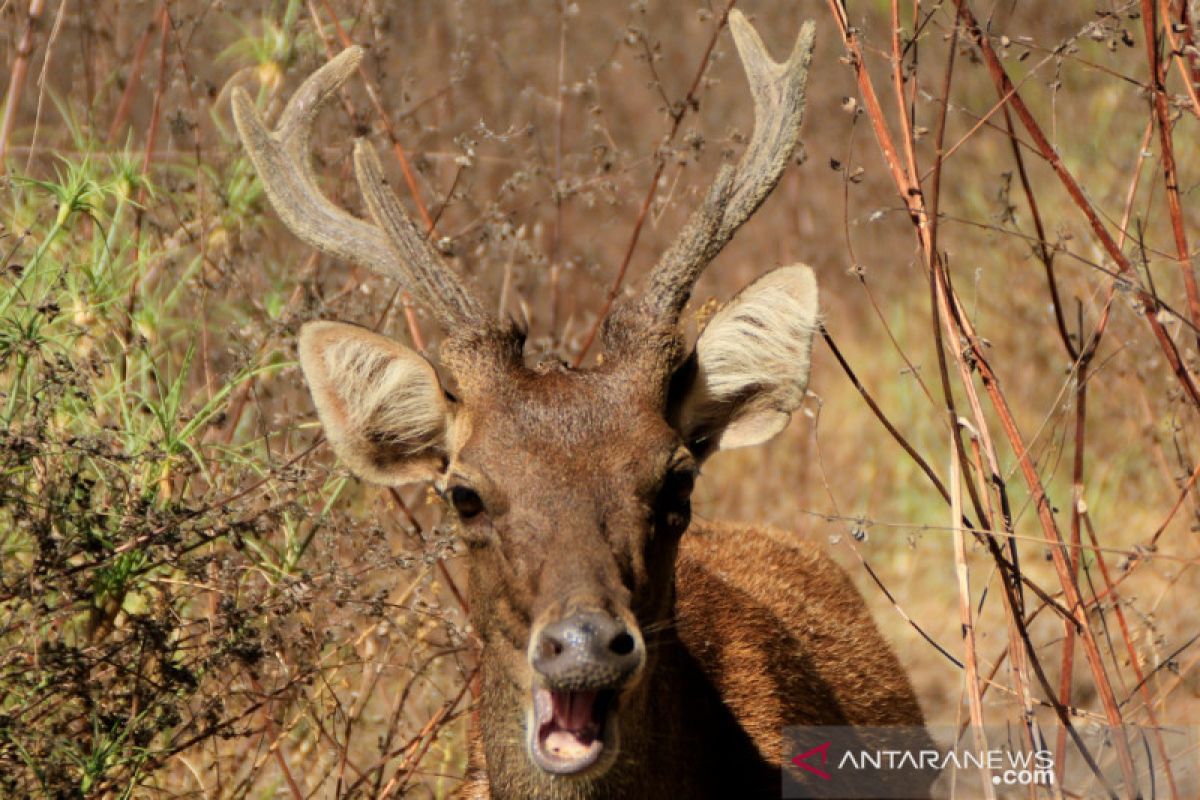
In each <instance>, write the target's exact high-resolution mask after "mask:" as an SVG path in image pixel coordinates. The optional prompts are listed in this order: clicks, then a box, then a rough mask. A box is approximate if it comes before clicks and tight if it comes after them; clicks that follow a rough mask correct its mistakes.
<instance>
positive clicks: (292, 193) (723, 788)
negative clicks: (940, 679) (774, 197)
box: [233, 11, 922, 800]
mask: <svg viewBox="0 0 1200 800" xmlns="http://www.w3.org/2000/svg"><path fill="white" fill-rule="evenodd" d="M729 27H730V29H731V31H732V33H733V38H734V41H735V43H736V45H737V49H738V52H739V54H740V56H741V60H742V63H743V66H744V68H745V71H746V74H747V76H748V78H749V82H750V90H751V94H752V95H753V100H754V106H755V127H754V132H753V135H752V137H751V139H750V140H749V143H748V145H747V147H746V150H745V154H744V155H743V156H742V158H741V161H740V163H739V164H738V165H737V167H736V168H733V167H731V166H728V165H727V166H724V167H723V168H722V169H721V170H720V172H719V174H718V175H717V177H716V179H715V181H714V183H713V185H712V187H711V188H710V190H709V191H708V192H707V194H706V196H705V198H704V200H703V203H702V205H701V206H700V207H699V209H697V210H696V211H695V212H693V214H692V216H691V218H690V219H689V221H688V223H687V225H686V227H685V228H684V230H683V232H682V233H681V234H680V235H679V237H678V239H677V240H676V241H675V242H674V244H672V246H671V247H670V248H669V249H668V250H667V252H666V253H665V254H664V255H663V256H662V258H661V260H660V261H659V263H658V264H657V266H656V267H655V268H654V270H653V272H652V273H651V275H650V276H649V278H648V285H647V288H646V289H645V291H644V293H643V294H642V295H641V296H640V297H639V298H636V299H626V300H623V301H622V302H620V303H618V304H617V306H616V307H615V308H614V310H613V311H612V313H611V314H610V315H609V316H608V318H607V319H606V321H605V324H604V328H603V331H602V341H603V346H604V358H603V360H602V363H600V364H599V365H597V366H594V367H591V368H583V369H574V368H571V367H568V366H566V365H565V364H554V365H547V364H544V363H543V364H540V365H539V366H537V367H530V366H527V365H526V363H525V361H524V358H523V343H524V331H523V330H522V329H521V327H520V326H519V325H518V324H517V323H516V322H514V321H512V320H511V319H510V320H503V319H498V318H496V317H495V316H494V315H490V314H489V313H487V312H486V311H485V310H484V305H483V304H481V303H480V301H479V300H478V299H477V298H476V296H475V294H473V292H472V291H471V289H470V288H469V287H468V285H466V284H465V283H464V281H463V280H461V279H460V278H459V277H458V276H457V275H456V274H455V273H454V272H453V271H452V270H450V269H448V268H447V266H446V265H445V264H444V263H443V262H442V261H441V259H440V258H439V257H438V255H437V254H436V252H435V251H434V250H433V249H432V248H431V246H430V245H429V244H428V242H427V241H426V238H425V236H423V235H422V233H421V231H419V230H418V229H417V228H416V227H415V226H414V225H413V223H412V222H411V221H410V220H409V218H408V217H407V216H406V215H405V213H404V211H403V210H402V208H401V205H400V202H399V201H398V200H397V198H396V196H395V194H394V193H393V192H392V191H391V190H390V189H389V187H388V185H387V183H386V181H385V180H384V178H383V174H382V170H381V167H380V164H379V161H378V159H377V156H376V155H375V151H374V149H373V148H372V147H371V146H370V145H369V144H367V143H366V142H364V141H362V140H360V141H358V142H357V143H356V145H355V147H354V167H355V171H356V175H357V178H358V184H359V187H360V189H361V192H362V195H363V197H364V199H365V201H366V205H367V208H368V210H369V213H370V216H371V218H372V220H373V222H374V224H371V223H368V222H365V221H363V220H360V219H357V218H355V217H353V216H351V215H350V214H349V213H347V212H345V211H343V210H341V209H339V208H338V207H336V206H334V205H333V204H332V203H331V202H330V201H329V200H328V199H327V198H325V197H324V196H323V195H322V194H321V192H320V191H319V189H318V188H317V185H316V180H315V176H314V174H313V172H312V166H311V163H310V154H309V152H308V150H309V139H310V134H311V128H312V124H313V120H314V118H315V117H316V115H317V113H318V111H319V110H320V108H321V107H322V105H324V104H325V102H326V101H328V99H329V98H330V97H331V96H332V95H333V94H334V93H335V92H336V91H337V89H338V87H340V86H341V85H342V83H343V82H344V81H345V80H346V79H347V78H348V77H349V76H350V75H351V73H353V72H354V71H355V70H356V69H357V67H358V64H359V61H360V59H361V51H360V50H359V49H358V48H350V49H347V50H346V51H344V52H343V53H341V54H340V55H339V56H337V57H336V58H334V59H333V60H332V61H330V62H329V63H328V64H327V65H326V66H325V67H323V68H322V69H320V70H318V71H317V72H316V73H314V74H313V75H312V76H311V77H309V78H308V79H307V80H306V81H305V83H304V84H303V85H302V86H301V87H300V89H299V90H297V92H296V94H295V95H294V96H293V98H292V99H291V101H290V102H289V103H288V104H287V107H286V108H285V109H284V111H283V114H282V116H281V118H280V120H279V123H278V125H277V126H276V128H275V130H274V131H271V130H269V129H268V128H267V127H266V125H265V124H264V123H263V121H262V119H261V118H260V116H259V114H258V112H257V111H256V109H255V108H254V105H253V103H252V102H251V100H250V98H249V97H248V96H247V95H246V94H245V93H244V92H235V93H234V96H233V108H234V112H235V117H236V121H237V126H238V130H239V131H240V133H241V137H242V141H243V142H244V143H245V146H246V150H247V152H248V153H249V154H250V157H251V159H252V160H253V162H254V165H255V167H256V168H257V171H258V175H259V176H260V178H261V180H262V182H263V185H264V187H265V189H266V193H267V196H268V197H269V198H270V200H271V203H272V204H273V205H274V207H275V209H276V210H277V212H278V213H279V216H280V217H281V218H282V219H283V222H284V224H285V225H287V227H288V228H290V229H291V230H292V231H293V232H294V233H295V234H296V235H297V236H298V237H299V238H300V239H302V240H304V241H305V242H307V243H308V244H310V245H311V246H313V247H315V248H317V249H318V250H320V251H322V252H324V253H327V254H330V255H332V256H336V257H338V258H342V259H346V260H349V261H353V262H357V263H359V264H361V265H363V266H365V267H367V268H369V269H371V270H373V271H376V272H378V273H381V274H383V275H387V276H393V277H396V278H397V279H399V281H400V282H401V283H402V284H403V286H404V287H405V288H406V289H407V290H408V291H409V292H410V293H411V294H412V296H413V297H414V298H415V299H416V300H417V301H418V302H420V303H423V304H424V305H425V306H426V307H427V308H428V309H430V310H431V311H432V312H433V313H434V314H435V315H436V317H437V318H438V320H439V322H440V323H441V324H442V325H443V326H444V327H445V329H446V338H445V339H444V341H443V342H442V344H441V346H440V351H439V360H440V364H441V367H442V371H443V377H439V373H438V372H437V371H435V369H434V367H433V365H432V364H431V363H430V362H429V361H427V360H426V359H425V358H423V357H422V356H421V355H419V354H418V353H416V352H414V351H412V350H410V349H408V348H407V347H404V346H403V345H400V344H398V343H396V342H394V341H392V340H391V339H388V338H385V337H383V336H380V335H377V334H375V333H373V332H371V331H369V330H367V329H365V328H361V327H357V326H354V325H347V324H342V323H337V322H311V323H309V324H307V325H305V326H304V328H303V329H302V331H301V333H300V343H299V350H300V364H301V367H302V368H303V371H304V375H305V378H306V379H307V381H308V385H309V388H310V390H311V392H312V397H313V402H314V404H315V405H316V409H317V414H318V416H319V417H320V419H321V423H322V425H323V426H324V430H325V433H326V435H327V437H328V440H329V442H330V444H331V445H332V446H333V449H334V452H335V453H336V454H337V455H338V456H339V457H340V458H341V459H342V460H343V461H344V462H345V463H346V464H347V465H348V466H349V467H350V468H351V469H352V470H353V471H354V472H355V473H357V474H358V475H359V476H361V477H362V478H364V479H366V480H368V481H372V482H375V483H379V484H385V485H396V484H401V483H406V482H412V481H424V480H431V481H433V485H434V486H435V488H436V490H437V492H438V494H439V495H440V496H441V497H442V498H444V499H445V501H446V502H447V504H448V505H449V506H450V507H451V508H452V509H453V515H454V519H455V523H456V527H457V531H458V533H459V535H460V536H461V537H462V540H463V541H464V542H465V544H466V549H467V556H466V561H467V566H468V570H469V582H470V587H469V596H468V599H469V604H470V618H471V622H472V624H473V626H474V628H475V630H476V631H477V632H478V635H479V637H480V640H481V659H482V662H481V694H480V701H479V716H478V724H477V725H474V726H473V730H472V734H471V752H470V757H469V774H468V776H467V782H466V784H465V785H464V787H463V789H462V793H463V794H464V796H467V797H493V798H521V799H522V800H524V799H525V798H534V797H537V798H542V797H545V798H610V797H611V798H634V797H680V798H700V797H758V796H774V797H778V796H779V792H780V781H781V760H782V759H781V756H782V755H783V753H782V748H783V744H782V738H781V737H782V731H781V729H782V728H783V726H785V725H854V726H892V725H916V726H919V725H921V724H922V715H921V710H920V707H919V706H918V704H917V700H916V698H915V696H914V694H913V690H912V687H911V685H910V683H909V680H908V677H907V675H906V674H905V671H904V669H903V667H901V665H900V663H899V662H898V661H897V659H896V657H895V656H894V655H893V653H892V651H891V649H890V648H889V647H888V644H887V642H886V641H885V640H884V638H883V637H882V636H881V635H880V634H879V632H878V630H877V629H876V627H875V625H874V623H873V622H872V620H871V617H870V615H869V614H868V611H867V608H866V606H865V604H864V602H863V599H862V597H861V596H860V595H859V593H858V591H857V590H856V589H855V587H854V585H853V584H852V583H851V581H850V580H849V578H848V577H847V576H846V574H845V573H843V571H842V570H841V569H840V568H839V567H838V566H837V565H836V564H835V563H834V562H833V561H832V560H830V559H829V558H828V557H827V556H826V555H824V554H823V553H822V552H821V550H820V549H819V548H817V547H815V546H812V545H809V544H806V543H804V542H802V541H798V540H797V539H796V538H795V537H793V536H790V535H788V534H784V533H780V532H776V531H771V530H767V529H764V528H756V527H750V526H742V525H731V524H725V523H716V522H710V521H707V520H699V519H694V518H693V516H692V514H691V508H690V504H689V497H690V495H691V492H692V486H693V484H694V482H695V480H696V477H697V475H698V474H699V468H700V465H701V464H702V463H703V462H704V460H705V459H706V458H708V457H709V456H711V455H712V454H713V453H715V452H716V451H717V450H720V449H723V448H733V447H743V446H746V445H753V444H758V443H761V442H764V441H766V440H767V439H769V438H771V437H772V436H774V435H775V434H776V433H778V432H779V431H781V430H782V429H783V428H784V427H785V426H786V425H787V423H788V421H789V419H790V417H791V414H792V412H793V411H795V410H796V409H797V408H798V407H799V406H800V405H801V402H802V401H803V398H804V396H805V392H806V387H807V383H808V374H809V357H810V351H811V347H812V337H813V331H814V329H815V328H816V326H817V324H818V321H817V316H818V311H817V290H816V282H815V279H814V277H813V273H812V271H811V270H810V269H809V268H808V267H805V266H799V265H797V266H790V267H784V268H781V269H776V270H774V271H772V272H768V273H767V274H766V275H765V276H763V277H762V278H760V279H759V280H757V281H755V282H754V283H753V284H751V285H750V286H748V287H746V288H745V289H744V290H743V291H742V292H741V293H740V294H738V295H737V296H736V297H735V298H734V299H733V300H731V301H730V302H729V303H728V304H727V305H725V307H724V308H723V309H721V310H720V311H719V312H717V313H716V314H715V315H714V316H713V317H712V319H711V321H709V323H708V324H707V326H706V327H705V328H704V330H703V332H702V333H701V335H700V336H699V337H698V339H697V340H696V342H695V344H694V346H692V347H690V348H688V347H686V346H685V342H684V340H683V337H682V335H681V333H680V331H679V325H678V323H679V318H680V314H681V312H682V310H683V308H684V305H685V304H686V302H687V300H688V298H689V295H690V293H691V289H692V286H693V285H694V283H695V281H696V279H697V278H698V277H699V275H700V273H701V271H702V270H703V269H704V268H705V266H706V265H707V264H708V263H709V262H710V261H711V260H712V259H713V258H714V257H715V256H716V255H717V253H718V252H719V251H720V250H721V249H722V248H723V247H724V246H725V244H726V243H728V242H729V240H730V239H731V238H732V237H733V235H734V233H735V232H736V231H737V229H738V228H739V227H740V226H741V225H742V223H744V222H745V221H746V220H747V219H748V218H749V217H750V216H751V215H752V214H753V213H754V212H755V210H757V208H758V207H759V206H760V205H761V204H762V202H763V200H764V199H765V198H766V197H767V195H768V194H769V193H770V192H771V190H772V189H773V188H774V187H775V185H776V183H778V181H779V178H780V176H781V175H782V173H783V171H784V168H785V167H786V166H787V164H788V162H789V160H790V159H791V157H792V154H793V152H794V150H795V148H796V145H797V142H798V140H799V135H800V123H801V118H802V115H803V107H804V98H805V86H806V82H807V75H808V63H809V59H810V57H811V53H812V46H813V40H814V33H813V30H814V29H813V25H812V23H806V24H805V25H804V26H803V27H802V28H801V31H800V35H799V37H798V39H797V41H796V44H795V47H794V48H793V50H792V53H791V55H790V56H789V58H788V59H787V60H786V61H785V62H783V63H776V62H775V61H773V60H772V59H771V58H770V56H769V55H768V54H767V51H766V49H765V48H764V46H763V43H762V41H761V40H760V39H759V37H758V34H757V33H756V32H755V31H754V29H753V28H752V27H751V25H750V24H749V23H748V22H747V21H746V20H745V18H744V17H743V16H742V15H741V14H739V13H738V12H736V11H735V12H733V13H731V14H730V16H729Z"/></svg>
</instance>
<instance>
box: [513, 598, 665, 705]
mask: <svg viewBox="0 0 1200 800" xmlns="http://www.w3.org/2000/svg"><path fill="white" fill-rule="evenodd" d="M643 658H645V649H644V648H643V646H642V642H641V638H640V637H639V636H637V635H636V633H635V632H634V631H631V630H630V629H629V628H628V627H627V626H626V625H625V623H624V622H622V621H621V620H619V619H617V618H616V617H614V616H612V615H611V614H606V613H604V612H601V611H576V612H575V613H573V614H571V615H570V616H568V617H565V618H563V619H561V620H558V621H557V622H552V623H550V624H548V625H546V626H544V627H543V628H542V629H541V630H540V631H539V632H538V633H537V638H536V641H535V642H534V643H533V647H532V648H531V652H530V663H531V664H532V665H533V668H534V669H535V670H537V671H538V672H539V673H541V675H542V677H544V678H545V679H546V682H547V683H549V684H550V687H551V688H553V689H558V690H562V691H575V692H577V691H584V690H588V689H613V688H617V687H618V686H620V684H622V683H623V682H624V681H625V680H627V679H628V678H629V676H631V675H632V674H633V673H634V672H635V671H636V670H637V668H638V667H639V666H641V664H642V659H643Z"/></svg>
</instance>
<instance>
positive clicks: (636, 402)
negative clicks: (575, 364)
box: [451, 371, 679, 484]
mask: <svg viewBox="0 0 1200 800" xmlns="http://www.w3.org/2000/svg"><path fill="white" fill-rule="evenodd" d="M458 416H459V417H460V418H461V419H460V420H456V427H457V428H458V431H459V432H458V435H457V437H456V438H457V440H458V442H457V443H458V445H459V446H458V447H457V448H456V452H455V453H454V454H453V459H452V463H451V471H453V469H454V468H455V467H459V468H466V469H485V470H494V469H496V468H497V467H499V468H502V469H504V470H505V471H504V472H503V473H502V474H500V475H492V476H490V477H491V478H492V480H493V481H497V482H500V483H501V484H503V483H504V481H505V480H506V479H507V480H509V481H512V480H515V479H517V478H520V477H527V478H535V479H537V478H541V479H546V480H550V479H553V478H565V477H567V476H568V475H569V476H570V477H572V478H576V479H578V478H586V477H588V476H594V477H600V476H603V475H606V474H616V475H625V476H630V477H640V473H642V472H646V471H649V472H651V473H653V472H654V471H655V468H656V467H658V466H659V464H658V462H660V461H663V460H665V458H666V457H667V456H669V455H670V453H671V452H673V450H674V449H675V448H677V447H678V446H679V436H678V434H677V433H676V432H675V431H673V430H672V429H671V427H670V426H669V425H668V424H667V422H666V420H665V418H664V417H663V414H662V411H661V401H658V402H656V401H655V399H654V398H652V397H648V396H647V393H646V392H645V391H644V387H640V386H638V384H636V383H634V382H631V381H628V380H626V379H625V378H623V377H622V376H620V375H605V374H601V373H597V372H595V371H590V372H589V371H579V372H575V371H572V372H565V373H552V374H527V375H524V376H522V377H521V378H520V379H519V380H516V381H513V382H511V383H509V384H508V385H507V386H505V387H503V388H501V387H496V391H494V392H493V393H492V394H491V395H490V396H487V397H484V398H480V399H479V400H478V401H475V402H470V401H468V402H466V403H464V404H463V406H462V407H461V409H460V412H459V414H458Z"/></svg>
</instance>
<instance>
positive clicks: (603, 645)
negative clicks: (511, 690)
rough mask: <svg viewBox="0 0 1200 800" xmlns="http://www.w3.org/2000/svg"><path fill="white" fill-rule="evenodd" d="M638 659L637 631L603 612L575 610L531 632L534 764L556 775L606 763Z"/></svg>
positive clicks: (642, 651)
mask: <svg viewBox="0 0 1200 800" xmlns="http://www.w3.org/2000/svg"><path fill="white" fill-rule="evenodd" d="M645 660H646V647H645V644H644V643H643V641H642V636H641V632H640V631H638V630H637V627H636V626H634V625H630V624H627V623H626V622H624V621H623V620H621V619H619V618H618V617H615V616H613V615H612V614H609V613H607V612H604V611H597V610H577V611H574V612H573V613H571V614H569V615H568V616H566V617H563V618H562V619H559V620H556V621H553V622H550V623H547V624H544V625H541V626H539V627H537V628H536V629H535V630H534V633H533V636H531V638H530V647H529V663H530V666H531V667H532V668H533V674H534V680H533V686H532V687H531V690H532V693H533V697H532V714H531V716H532V719H531V720H530V722H531V724H530V725H529V726H528V727H529V731H528V733H529V752H530V755H531V756H532V758H533V761H534V763H535V764H537V765H538V766H539V767H540V768H542V769H544V770H546V771H547V772H552V773H555V774H557V775H580V774H583V773H584V772H588V771H591V770H595V769H598V768H600V767H601V766H602V765H603V764H608V763H611V761H612V758H613V757H614V756H615V755H616V751H617V747H618V741H619V740H618V728H617V711H618V705H619V701H620V698H621V693H622V691H623V690H625V689H626V688H628V687H629V686H630V685H631V684H632V683H633V681H634V678H635V677H636V676H637V675H638V674H639V673H640V672H641V669H642V666H643V665H644V664H645Z"/></svg>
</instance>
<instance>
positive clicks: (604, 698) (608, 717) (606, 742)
mask: <svg viewBox="0 0 1200 800" xmlns="http://www.w3.org/2000/svg"><path fill="white" fill-rule="evenodd" d="M615 705H616V693H615V692H614V691H612V690H590V691H577V692H570V691H558V690H554V689H542V688H535V689H534V690H533V718H534V724H533V731H532V739H533V741H532V747H531V748H530V749H531V751H532V753H533V758H534V761H535V762H536V763H537V765H538V766H539V767H541V768H542V769H544V770H546V771H547V772H553V773H555V774H556V775H576V774H579V773H581V772H584V771H585V770H587V769H588V768H590V767H592V766H594V765H595V764H596V762H597V761H599V760H600V757H601V756H602V755H603V754H604V752H605V750H606V749H607V750H609V751H610V752H615V751H616V720H615V719H613V717H614V716H615V715H614V711H615Z"/></svg>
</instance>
